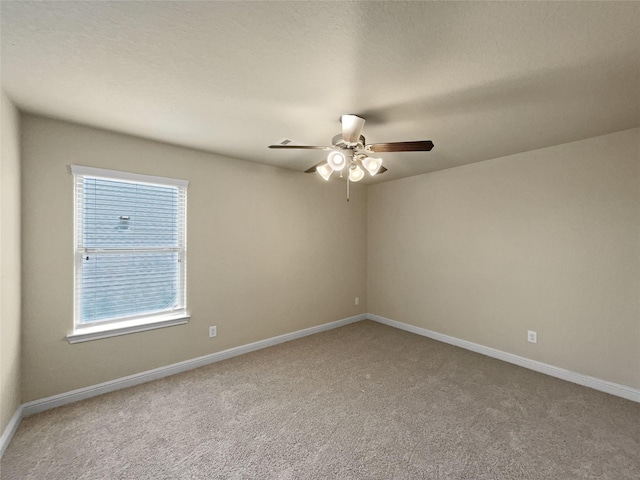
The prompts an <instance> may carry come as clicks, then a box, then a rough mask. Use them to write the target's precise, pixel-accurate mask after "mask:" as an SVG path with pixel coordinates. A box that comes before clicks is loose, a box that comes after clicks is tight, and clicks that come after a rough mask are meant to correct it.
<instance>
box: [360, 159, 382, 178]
mask: <svg viewBox="0 0 640 480" xmlns="http://www.w3.org/2000/svg"><path fill="white" fill-rule="evenodd" d="M362 166H363V167H364V168H366V169H367V170H368V171H369V173H370V174H371V176H373V175H375V174H376V173H378V170H380V167H381V166H382V159H381V158H373V157H367V158H365V159H364V160H363V161H362Z"/></svg>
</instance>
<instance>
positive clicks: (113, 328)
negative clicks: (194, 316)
mask: <svg viewBox="0 0 640 480" xmlns="http://www.w3.org/2000/svg"><path fill="white" fill-rule="evenodd" d="M189 318H190V315H189V314H188V313H184V312H183V313H179V314H173V315H158V316H155V317H147V318H143V319H137V320H128V321H124V322H119V323H117V324H113V323H111V324H108V325H96V326H94V327H84V328H79V329H77V330H75V331H74V332H73V333H70V334H69V335H67V341H68V342H69V343H80V342H89V341H91V340H99V339H101V338H108V337H116V336H118V335H127V334H129V333H136V332H144V331H146V330H155V329H156V328H164V327H173V326H174V325H184V324H185V323H187V322H188V321H189Z"/></svg>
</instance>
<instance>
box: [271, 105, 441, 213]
mask: <svg viewBox="0 0 640 480" xmlns="http://www.w3.org/2000/svg"><path fill="white" fill-rule="evenodd" d="M364 122H365V120H364V118H362V117H360V116H358V115H342V116H341V117H340V123H342V133H339V134H338V135H336V136H334V137H333V139H332V142H331V143H332V145H333V146H331V147H319V146H315V145H291V144H290V143H289V142H287V143H286V144H284V143H283V144H279V145H269V148H279V149H307V150H324V151H328V152H329V154H328V155H327V159H326V160H325V161H322V162H320V163H317V164H316V165H314V166H313V167H311V168H309V169H307V170H306V171H305V173H312V172H317V173H318V174H320V176H321V177H322V178H323V179H325V180H327V181H328V180H329V178H331V175H332V174H333V172H340V177H341V178H342V177H343V176H344V172H345V169H347V171H348V175H347V201H349V182H359V181H360V180H362V179H363V178H364V177H365V170H366V171H367V172H369V175H371V176H373V175H376V174H381V173H384V172H386V171H387V169H386V168H385V167H383V166H382V159H381V158H378V157H371V156H369V155H370V154H371V153H384V152H428V151H430V150H431V149H432V148H433V142H432V141H431V140H420V141H417V142H393V143H373V144H370V145H367V144H366V141H365V138H364V137H363V136H362V135H361V132H362V128H363V127H364Z"/></svg>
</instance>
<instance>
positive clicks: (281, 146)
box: [269, 145, 332, 151]
mask: <svg viewBox="0 0 640 480" xmlns="http://www.w3.org/2000/svg"><path fill="white" fill-rule="evenodd" d="M269 148H282V149H285V148H286V149H295V148H298V149H300V148H302V149H306V150H327V151H328V150H332V148H331V147H318V146H316V145H269Z"/></svg>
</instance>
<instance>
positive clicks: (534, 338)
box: [527, 330, 538, 343]
mask: <svg viewBox="0 0 640 480" xmlns="http://www.w3.org/2000/svg"><path fill="white" fill-rule="evenodd" d="M527 341H528V342H530V343H538V333H537V332H534V331H533V330H527Z"/></svg>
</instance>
